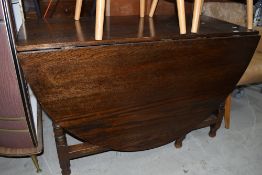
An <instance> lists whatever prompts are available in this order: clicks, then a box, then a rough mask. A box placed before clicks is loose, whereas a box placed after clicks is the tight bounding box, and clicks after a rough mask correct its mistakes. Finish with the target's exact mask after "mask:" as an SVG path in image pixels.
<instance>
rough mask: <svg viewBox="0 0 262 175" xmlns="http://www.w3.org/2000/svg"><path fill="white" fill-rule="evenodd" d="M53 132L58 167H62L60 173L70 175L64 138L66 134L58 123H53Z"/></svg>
mask: <svg viewBox="0 0 262 175" xmlns="http://www.w3.org/2000/svg"><path fill="white" fill-rule="evenodd" d="M53 129H54V134H55V142H56V149H57V155H58V159H59V164H60V168H61V169H62V171H61V173H62V175H70V174H71V169H70V158H69V154H68V144H67V140H66V135H65V133H64V130H63V128H61V127H60V126H59V125H56V124H53Z"/></svg>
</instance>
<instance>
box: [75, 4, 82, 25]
mask: <svg viewBox="0 0 262 175" xmlns="http://www.w3.org/2000/svg"><path fill="white" fill-rule="evenodd" d="M82 2H83V0H76V8H75V20H77V21H78V20H79V19H80V14H81V8H82Z"/></svg>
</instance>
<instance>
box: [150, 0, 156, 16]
mask: <svg viewBox="0 0 262 175" xmlns="http://www.w3.org/2000/svg"><path fill="white" fill-rule="evenodd" d="M157 3H158V0H153V1H152V4H151V7H150V12H149V17H151V18H152V17H153V16H154V13H155V11H156V6H157Z"/></svg>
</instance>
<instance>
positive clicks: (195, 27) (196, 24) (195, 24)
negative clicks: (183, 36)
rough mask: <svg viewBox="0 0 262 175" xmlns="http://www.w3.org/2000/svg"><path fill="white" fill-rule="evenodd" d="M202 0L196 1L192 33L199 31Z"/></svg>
mask: <svg viewBox="0 0 262 175" xmlns="http://www.w3.org/2000/svg"><path fill="white" fill-rule="evenodd" d="M202 2H203V0H195V3H194V13H193V20H192V28H191V32H192V33H197V32H198V27H199V18H200V15H201V9H202Z"/></svg>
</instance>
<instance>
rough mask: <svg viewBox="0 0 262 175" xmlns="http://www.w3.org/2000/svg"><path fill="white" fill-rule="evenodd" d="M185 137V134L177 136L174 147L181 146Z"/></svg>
mask: <svg viewBox="0 0 262 175" xmlns="http://www.w3.org/2000/svg"><path fill="white" fill-rule="evenodd" d="M185 138H186V136H185V135H184V136H182V137H179V138H178V139H176V141H175V147H176V148H181V147H182V145H183V140H184V139H185Z"/></svg>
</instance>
